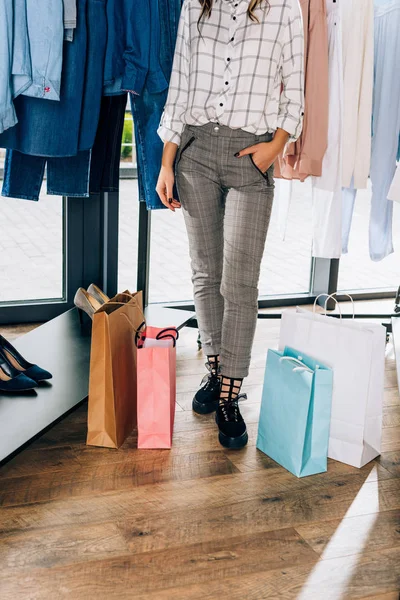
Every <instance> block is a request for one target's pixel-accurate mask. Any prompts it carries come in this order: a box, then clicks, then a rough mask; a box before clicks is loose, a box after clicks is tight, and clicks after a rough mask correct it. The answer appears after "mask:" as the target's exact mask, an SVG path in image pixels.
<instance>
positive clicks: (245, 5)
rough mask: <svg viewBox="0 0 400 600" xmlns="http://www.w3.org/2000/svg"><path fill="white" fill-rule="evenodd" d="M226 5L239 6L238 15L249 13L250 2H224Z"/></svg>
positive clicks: (242, 0) (247, 0)
mask: <svg viewBox="0 0 400 600" xmlns="http://www.w3.org/2000/svg"><path fill="white" fill-rule="evenodd" d="M222 2H223V3H224V4H231V5H232V6H234V5H235V4H237V13H242V12H245V11H247V9H248V6H249V0H222Z"/></svg>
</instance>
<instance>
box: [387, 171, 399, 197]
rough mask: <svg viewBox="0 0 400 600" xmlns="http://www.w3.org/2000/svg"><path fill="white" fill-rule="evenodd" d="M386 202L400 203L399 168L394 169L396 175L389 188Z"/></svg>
mask: <svg viewBox="0 0 400 600" xmlns="http://www.w3.org/2000/svg"><path fill="white" fill-rule="evenodd" d="M388 200H392V201H393V202H400V166H398V167H397V169H396V174H395V176H394V178H393V181H392V185H391V186H390V190H389V194H388Z"/></svg>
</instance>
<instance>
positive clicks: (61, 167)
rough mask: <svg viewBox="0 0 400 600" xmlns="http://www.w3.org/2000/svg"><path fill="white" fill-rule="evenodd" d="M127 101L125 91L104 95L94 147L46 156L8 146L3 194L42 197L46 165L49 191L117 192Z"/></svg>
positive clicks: (68, 193)
mask: <svg viewBox="0 0 400 600" xmlns="http://www.w3.org/2000/svg"><path fill="white" fill-rule="evenodd" d="M126 101H127V95H126V94H125V95H124V96H110V97H108V96H104V97H103V99H102V104H101V111H100V119H99V125H98V129H97V134H96V139H95V143H94V146H93V150H92V151H90V150H83V151H81V152H78V154H77V155H76V156H69V157H63V158H45V157H40V156H28V155H27V154H22V153H21V152H18V151H16V150H7V153H6V160H5V165H4V183H3V192H2V195H3V196H6V197H10V198H21V199H23V200H35V201H37V200H39V196H40V190H41V187H42V181H43V174H44V169H45V167H46V166H47V194H48V195H52V196H69V197H79V198H87V197H88V196H89V194H99V193H100V192H117V191H118V190H119V168H120V157H121V140H122V131H123V127H124V117H125V108H126ZM21 173H23V174H24V176H23V177H21Z"/></svg>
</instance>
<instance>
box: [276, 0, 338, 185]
mask: <svg viewBox="0 0 400 600" xmlns="http://www.w3.org/2000/svg"><path fill="white" fill-rule="evenodd" d="M300 5H301V9H302V13H303V24H304V40H305V110H304V124H303V132H302V134H301V137H300V138H299V139H298V140H297V142H295V143H293V144H290V145H289V146H288V148H287V150H286V152H285V154H284V156H283V157H280V159H279V160H278V161H277V162H276V164H275V177H276V178H281V177H282V178H284V179H300V180H301V181H304V180H305V179H306V178H307V177H308V176H309V175H315V176H317V177H319V176H320V175H321V172H322V160H323V158H324V154H325V151H326V147H327V143H328V117H329V114H328V113H329V111H328V108H329V106H328V100H329V90H328V76H329V73H328V28H327V12H326V4H325V0H300Z"/></svg>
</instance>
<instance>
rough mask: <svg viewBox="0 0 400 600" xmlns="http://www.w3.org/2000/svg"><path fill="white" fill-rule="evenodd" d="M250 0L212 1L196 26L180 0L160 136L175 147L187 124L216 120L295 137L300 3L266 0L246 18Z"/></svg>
mask: <svg viewBox="0 0 400 600" xmlns="http://www.w3.org/2000/svg"><path fill="white" fill-rule="evenodd" d="M248 6H249V0H215V3H214V6H213V9H212V13H211V17H210V18H205V19H202V21H201V23H200V31H199V30H198V25H197V21H198V18H199V15H200V12H201V6H200V3H199V1H198V0H185V2H184V5H183V8H182V14H181V18H180V23H179V30H178V36H177V43H176V49H175V58H174V65H173V70H172V75H171V82H170V88H169V94H168V99H167V103H166V106H165V110H164V114H163V116H162V120H161V124H160V128H159V130H158V133H159V135H160V137H161V138H162V140H164V141H171V142H174V143H176V144H178V145H179V143H180V139H181V134H182V131H183V128H184V126H185V124H187V125H204V124H206V123H209V122H218V123H219V124H221V125H226V126H228V127H231V128H232V129H244V130H245V131H248V132H250V133H254V134H256V135H261V134H263V133H266V132H274V131H275V130H276V129H277V128H278V127H279V128H281V129H284V130H285V131H287V132H288V133H289V134H290V136H291V138H292V139H293V140H295V139H297V138H298V137H299V136H300V133H301V129H302V121H303V114H304V112H303V111H304V58H303V56H304V32H303V24H302V14H301V9H300V6H299V2H298V0H269V8H268V5H267V3H266V4H265V5H262V6H260V7H258V8H257V9H256V10H255V15H256V16H257V18H258V22H253V21H252V20H251V19H250V18H249V17H248V15H247V9H248Z"/></svg>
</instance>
